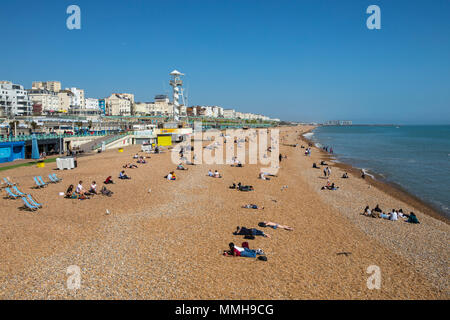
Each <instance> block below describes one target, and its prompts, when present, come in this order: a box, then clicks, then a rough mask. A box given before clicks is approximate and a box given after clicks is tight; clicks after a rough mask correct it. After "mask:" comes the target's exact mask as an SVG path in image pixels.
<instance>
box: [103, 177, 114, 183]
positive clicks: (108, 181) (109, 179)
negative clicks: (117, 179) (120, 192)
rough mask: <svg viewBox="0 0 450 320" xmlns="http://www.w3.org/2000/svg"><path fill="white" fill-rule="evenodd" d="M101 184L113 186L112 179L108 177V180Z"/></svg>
mask: <svg viewBox="0 0 450 320" xmlns="http://www.w3.org/2000/svg"><path fill="white" fill-rule="evenodd" d="M103 183H104V184H114V181H113V180H112V177H111V176H109V177H108V178H106V180H105V181H104V182H103Z"/></svg>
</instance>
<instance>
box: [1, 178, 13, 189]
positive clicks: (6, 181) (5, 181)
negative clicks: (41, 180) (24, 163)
mask: <svg viewBox="0 0 450 320" xmlns="http://www.w3.org/2000/svg"><path fill="white" fill-rule="evenodd" d="M2 184H6V186H8V187H12V186H15V185H16V183H13V182H11V181H10V180H9V179H8V178H3V180H2Z"/></svg>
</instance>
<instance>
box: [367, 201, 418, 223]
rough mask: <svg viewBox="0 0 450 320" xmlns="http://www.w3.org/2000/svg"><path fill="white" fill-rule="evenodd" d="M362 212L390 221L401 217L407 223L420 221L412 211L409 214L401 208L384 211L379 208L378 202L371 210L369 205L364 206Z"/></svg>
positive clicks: (368, 215)
mask: <svg viewBox="0 0 450 320" xmlns="http://www.w3.org/2000/svg"><path fill="white" fill-rule="evenodd" d="M362 214H363V215H365V216H367V217H372V218H381V219H386V220H391V221H397V220H399V219H403V220H404V221H406V222H409V223H420V222H419V219H417V216H416V215H415V214H414V212H412V211H411V212H410V213H409V214H407V213H404V212H403V209H399V210H396V209H392V210H391V211H390V212H388V213H385V212H383V210H381V209H380V207H379V205H378V204H377V205H376V206H375V208H373V209H372V210H371V209H370V208H369V206H366V207H365V208H364V212H363V213H362Z"/></svg>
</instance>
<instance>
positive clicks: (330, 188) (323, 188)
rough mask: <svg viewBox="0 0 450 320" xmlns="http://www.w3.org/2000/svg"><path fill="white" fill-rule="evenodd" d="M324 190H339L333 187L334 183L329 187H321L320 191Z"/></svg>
mask: <svg viewBox="0 0 450 320" xmlns="http://www.w3.org/2000/svg"><path fill="white" fill-rule="evenodd" d="M325 189H328V190H337V189H339V187H337V186H335V185H334V182H333V183H332V184H331V185H326V186H323V187H322V189H321V190H325Z"/></svg>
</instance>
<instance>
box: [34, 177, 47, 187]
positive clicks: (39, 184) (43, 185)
mask: <svg viewBox="0 0 450 320" xmlns="http://www.w3.org/2000/svg"><path fill="white" fill-rule="evenodd" d="M33 179H34V182H35V183H36V186H37V187H38V188H42V187H45V186H46V184H42V183H41V182H39V180H38V178H37V177H33Z"/></svg>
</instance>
